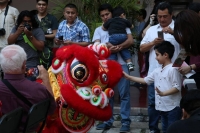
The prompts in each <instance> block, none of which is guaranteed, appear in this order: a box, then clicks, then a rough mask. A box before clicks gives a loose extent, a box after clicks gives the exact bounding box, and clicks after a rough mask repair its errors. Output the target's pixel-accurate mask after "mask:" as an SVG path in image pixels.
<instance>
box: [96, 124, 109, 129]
mask: <svg viewBox="0 0 200 133" xmlns="http://www.w3.org/2000/svg"><path fill="white" fill-rule="evenodd" d="M111 127H112V125H111V126H110V125H108V124H106V123H101V124H98V125H97V126H96V130H107V129H110V128H111Z"/></svg>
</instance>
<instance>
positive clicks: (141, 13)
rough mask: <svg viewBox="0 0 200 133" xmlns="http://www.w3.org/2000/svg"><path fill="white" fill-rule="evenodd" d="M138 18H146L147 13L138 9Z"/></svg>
mask: <svg viewBox="0 0 200 133" xmlns="http://www.w3.org/2000/svg"><path fill="white" fill-rule="evenodd" d="M137 13H138V14H139V16H142V18H143V19H145V18H146V16H147V11H146V10H145V9H140V10H139V11H138V12H137Z"/></svg>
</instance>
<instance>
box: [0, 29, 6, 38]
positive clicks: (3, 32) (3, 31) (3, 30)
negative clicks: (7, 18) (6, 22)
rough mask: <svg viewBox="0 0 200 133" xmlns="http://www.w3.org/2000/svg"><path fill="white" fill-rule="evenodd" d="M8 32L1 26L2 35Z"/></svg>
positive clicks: (0, 32)
mask: <svg viewBox="0 0 200 133" xmlns="http://www.w3.org/2000/svg"><path fill="white" fill-rule="evenodd" d="M5 34H6V30H5V29H4V28H0V36H4V35H5Z"/></svg>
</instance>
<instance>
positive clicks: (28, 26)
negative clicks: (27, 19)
mask: <svg viewBox="0 0 200 133" xmlns="http://www.w3.org/2000/svg"><path fill="white" fill-rule="evenodd" d="M24 27H26V28H27V29H28V30H29V31H31V25H30V24H28V23H25V24H24Z"/></svg>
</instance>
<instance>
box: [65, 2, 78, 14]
mask: <svg viewBox="0 0 200 133" xmlns="http://www.w3.org/2000/svg"><path fill="white" fill-rule="evenodd" d="M67 7H69V8H75V9H76V11H77V12H78V8H77V6H76V5H75V4H72V3H68V4H67V5H66V6H65V8H67Z"/></svg>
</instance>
